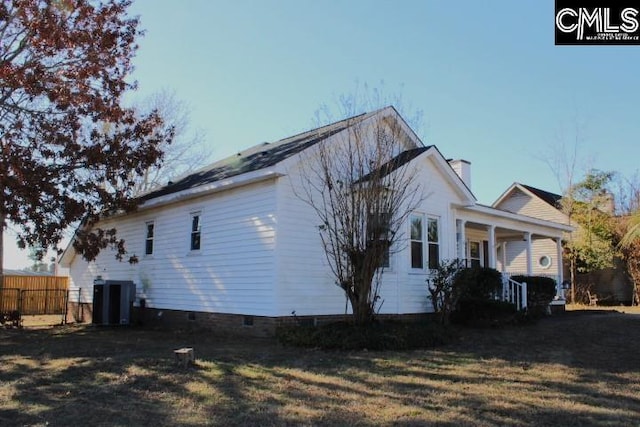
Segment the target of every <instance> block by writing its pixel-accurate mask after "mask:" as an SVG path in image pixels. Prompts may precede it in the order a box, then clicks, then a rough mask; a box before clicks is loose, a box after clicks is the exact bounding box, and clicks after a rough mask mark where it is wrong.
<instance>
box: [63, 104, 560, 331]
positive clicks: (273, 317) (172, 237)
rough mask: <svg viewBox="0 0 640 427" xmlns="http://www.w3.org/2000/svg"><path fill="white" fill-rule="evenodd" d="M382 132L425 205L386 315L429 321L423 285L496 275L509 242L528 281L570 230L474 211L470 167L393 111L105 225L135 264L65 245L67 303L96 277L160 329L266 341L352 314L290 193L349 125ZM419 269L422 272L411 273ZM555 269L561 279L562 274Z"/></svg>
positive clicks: (149, 202) (307, 211) (171, 187)
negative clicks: (311, 158)
mask: <svg viewBox="0 0 640 427" xmlns="http://www.w3.org/2000/svg"><path fill="white" fill-rule="evenodd" d="M387 123H393V124H394V126H400V127H401V128H402V132H403V138H402V140H403V144H404V150H405V151H404V152H402V153H399V155H398V159H400V158H402V166H401V167H411V168H413V170H414V171H415V173H416V174H417V175H418V179H419V180H420V181H421V182H422V183H423V184H424V188H425V190H426V193H427V194H428V197H427V198H426V199H425V200H424V201H423V202H421V204H420V205H419V206H418V208H417V209H415V211H414V212H413V214H412V215H411V216H410V218H409V220H408V221H407V224H406V235H409V230H410V226H409V222H410V221H419V222H421V223H422V225H423V226H422V227H421V229H422V230H423V231H422V233H423V235H422V236H420V238H419V240H421V243H422V244H420V245H409V244H407V243H408V242H407V241H406V240H405V241H403V242H399V244H398V247H397V248H396V251H394V253H393V254H392V256H391V259H390V261H389V267H388V268H386V269H385V270H384V272H383V274H382V279H381V280H382V282H381V300H380V301H381V304H380V306H379V310H380V313H381V314H385V315H393V316H395V315H413V314H423V313H427V312H430V311H432V307H431V304H430V301H429V299H428V297H427V295H428V292H427V285H426V282H425V281H426V279H427V278H428V277H429V274H430V268H429V267H433V266H434V265H433V264H435V263H437V262H439V261H441V260H446V259H449V260H450V259H455V258H460V259H466V260H467V261H468V263H469V264H474V265H486V266H490V267H497V266H498V264H499V263H498V258H499V248H501V247H503V242H512V241H522V240H524V241H526V242H527V244H528V246H527V247H528V248H529V256H528V257H526V263H527V265H526V270H530V271H533V270H534V261H533V260H532V256H533V255H532V245H533V242H535V241H536V240H538V238H541V237H543V238H547V239H552V240H553V241H554V242H556V243H557V247H558V248H560V242H561V239H562V235H563V233H564V232H568V231H570V230H571V227H569V226H567V225H564V224H560V223H556V222H553V221H550V220H545V219H539V218H533V217H530V216H525V215H520V214H517V213H512V212H507V211H505V210H500V209H496V208H493V207H489V206H484V205H480V204H478V203H477V201H476V199H475V197H474V195H473V193H472V192H471V183H470V164H469V163H468V162H466V161H463V160H455V161H447V160H446V159H445V158H444V157H443V156H442V154H441V153H440V151H439V150H438V149H437V148H436V147H435V146H424V145H423V144H422V142H421V141H420V140H419V139H418V138H417V136H416V135H415V134H414V132H413V131H412V130H411V129H410V128H409V126H408V125H407V124H406V123H405V122H404V120H403V119H402V118H401V117H400V115H399V114H398V113H397V112H396V110H395V109H394V108H392V107H387V108H384V109H381V110H378V111H374V112H372V113H368V114H363V115H359V116H356V117H353V118H350V119H346V120H342V121H339V122H336V123H333V124H331V125H328V126H324V127H321V128H318V129H314V130H311V131H308V132H304V133H301V134H299V135H295V136H292V137H290V138H286V139H283V140H280V141H277V142H275V143H263V144H260V145H258V146H255V147H252V148H250V149H248V150H245V151H242V152H240V153H238V154H237V155H234V156H231V157H229V158H227V159H224V160H221V161H219V162H216V163H214V164H212V165H210V166H209V167H207V168H204V169H202V170H200V171H197V172H195V173H193V174H191V175H189V176H186V177H184V178H182V179H177V180H175V181H174V182H172V183H169V184H168V185H167V186H165V187H162V188H160V189H159V190H157V191H154V192H152V193H149V194H147V195H146V196H145V197H144V198H143V199H144V201H143V203H142V204H141V206H140V207H139V209H138V210H137V212H135V213H132V214H128V215H122V216H118V217H112V218H109V219H106V220H105V221H104V223H103V224H102V225H103V226H104V227H112V226H115V227H116V228H117V229H118V233H119V236H121V237H122V238H124V239H125V240H126V244H127V248H128V251H129V253H130V254H132V255H133V254H135V255H136V256H137V257H138V259H139V262H138V263H137V264H128V263H126V262H118V261H116V260H115V259H114V256H113V253H110V251H108V250H105V251H103V252H102V253H101V254H100V255H99V256H98V258H97V260H96V261H95V262H90V263H88V262H85V261H84V260H83V259H81V257H80V256H76V254H75V252H74V250H73V249H72V245H70V246H69V248H67V250H66V251H65V252H64V253H63V255H62V257H61V263H62V265H63V266H68V267H69V268H70V276H71V286H70V287H71V289H72V292H71V295H78V294H80V295H81V296H80V298H79V300H76V301H73V300H72V302H74V303H82V304H90V303H91V302H92V297H93V295H92V290H93V283H94V280H96V279H97V278H100V279H104V280H129V281H133V282H134V283H135V284H136V292H137V295H136V296H137V298H136V299H137V302H136V304H138V303H140V302H142V301H144V304H143V305H144V307H145V308H144V312H145V313H146V316H147V318H152V317H153V318H155V319H157V320H162V319H164V320H162V321H168V319H169V318H171V319H172V320H182V321H187V319H189V320H190V321H201V322H205V323H210V324H214V325H218V326H224V327H225V328H227V329H230V328H235V327H240V328H243V327H245V328H253V330H260V331H266V330H273V327H274V325H276V324H277V323H279V322H287V321H291V320H292V319H294V318H295V319H298V320H300V319H302V318H304V319H309V320H311V321H315V319H316V318H320V317H322V316H334V315H343V314H344V313H345V312H346V311H348V310H349V308H348V304H347V301H346V299H345V295H344V293H343V291H342V290H341V289H340V288H339V287H338V286H336V285H335V284H334V279H333V277H332V276H331V274H330V271H329V268H328V266H327V261H326V257H325V254H324V252H323V249H322V245H321V242H320V237H319V234H318V219H317V216H316V213H315V212H314V211H313V209H312V208H311V207H310V206H308V205H307V204H306V203H304V202H303V201H302V200H301V199H300V198H298V197H296V195H295V190H294V188H296V187H297V186H299V185H300V182H301V176H300V162H301V161H302V159H303V152H304V156H307V155H313V153H314V147H316V146H317V144H341V143H344V140H345V138H347V137H348V135H349V132H348V131H349V129H350V128H351V127H352V126H362V127H365V128H366V127H371V126H373V125H374V124H376V125H384V124H387ZM400 156H402V157H400ZM427 229H429V231H430V233H427ZM412 251H419V252H420V253H412ZM558 251H560V249H558ZM415 259H421V260H423V262H422V263H421V264H422V265H420V266H417V268H414V267H416V265H415V263H412V260H415ZM412 264H413V265H412ZM430 264H431V265H430ZM553 268H556V270H557V271H556V275H558V276H560V278H561V277H562V268H561V265H559V264H558V265H554V267H553ZM502 270H504V271H509V266H508V265H504V266H502ZM519 271H520V266H518V272H519ZM79 289H80V291H78V290H79ZM74 291H75V292H74Z"/></svg>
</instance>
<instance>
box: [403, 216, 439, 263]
mask: <svg viewBox="0 0 640 427" xmlns="http://www.w3.org/2000/svg"><path fill="white" fill-rule="evenodd" d="M425 219H426V230H425V227H424V224H425ZM410 221H411V232H410V234H411V236H410V238H411V268H415V269H420V270H422V269H424V267H425V259H426V260H427V266H428V268H429V269H432V270H433V269H436V268H438V266H439V265H440V233H439V230H438V229H439V226H438V222H439V221H438V218H434V217H426V218H425V216H424V215H420V214H414V215H411V217H410ZM425 242H426V243H427V244H426V246H425ZM425 251H426V256H425Z"/></svg>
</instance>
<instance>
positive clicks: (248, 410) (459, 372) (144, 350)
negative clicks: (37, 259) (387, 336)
mask: <svg viewBox="0 0 640 427" xmlns="http://www.w3.org/2000/svg"><path fill="white" fill-rule="evenodd" d="M185 345H188V346H193V347H194V348H195V352H196V358H197V363H196V366H195V367H193V368H188V369H183V368H179V367H177V366H175V365H174V363H173V352H172V350H173V349H174V348H178V347H182V346H185ZM425 424H428V425H452V426H453V425H523V426H534V425H536V426H537V425H562V426H571V425H575V426H578V425H616V426H617V425H634V426H637V425H640V315H638V314H622V313H613V312H606V311H586V310H573V311H570V312H568V313H566V314H564V315H557V316H554V317H551V318H547V319H544V320H542V321H541V322H539V323H538V324H536V325H533V326H525V327H508V328H502V329H493V330H492V329H487V330H463V331H461V332H460V337H459V339H458V340H456V341H455V342H454V343H452V344H449V345H447V346H443V347H440V348H437V349H433V350H421V351H410V352H404V353H397V352H367V351H358V352H325V351H319V350H299V349H290V348H283V347H281V346H279V345H277V344H275V343H274V342H272V341H270V340H259V339H235V340H234V339H228V338H221V337H217V336H215V335H213V334H211V333H204V332H197V333H194V332H166V331H154V330H144V329H139V328H94V327H57V328H49V329H24V330H1V331H0V425H2V426H13V425H20V426H22V425H49V426H70V425H71V426H76V425H185V426H200V425H260V426H268V425H276V426H280V425H401V426H408V425H425Z"/></svg>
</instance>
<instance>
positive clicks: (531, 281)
mask: <svg viewBox="0 0 640 427" xmlns="http://www.w3.org/2000/svg"><path fill="white" fill-rule="evenodd" d="M511 279H512V280H515V281H516V282H520V283H522V282H526V283H527V309H528V311H529V312H530V313H531V314H532V315H534V316H544V315H545V314H546V313H547V307H548V306H549V303H550V302H551V301H553V298H554V297H555V296H556V281H555V280H554V279H552V278H551V277H545V276H512V277H511Z"/></svg>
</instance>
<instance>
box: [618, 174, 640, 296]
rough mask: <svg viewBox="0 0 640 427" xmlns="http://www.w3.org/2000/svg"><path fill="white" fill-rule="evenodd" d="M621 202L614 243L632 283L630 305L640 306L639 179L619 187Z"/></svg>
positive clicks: (628, 181) (633, 178) (630, 180)
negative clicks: (615, 242)
mask: <svg viewBox="0 0 640 427" xmlns="http://www.w3.org/2000/svg"><path fill="white" fill-rule="evenodd" d="M618 198H619V200H620V201H621V203H620V206H619V211H620V212H619V216H618V218H617V221H616V236H615V237H616V241H617V248H618V250H619V253H620V256H621V258H622V260H623V261H624V264H625V267H626V270H627V274H628V275H629V278H630V279H631V282H632V283H633V291H632V304H634V305H640V177H639V176H638V175H637V174H636V175H635V176H634V177H632V178H630V179H628V180H625V182H624V183H622V184H621V185H620V189H619V193H618Z"/></svg>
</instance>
